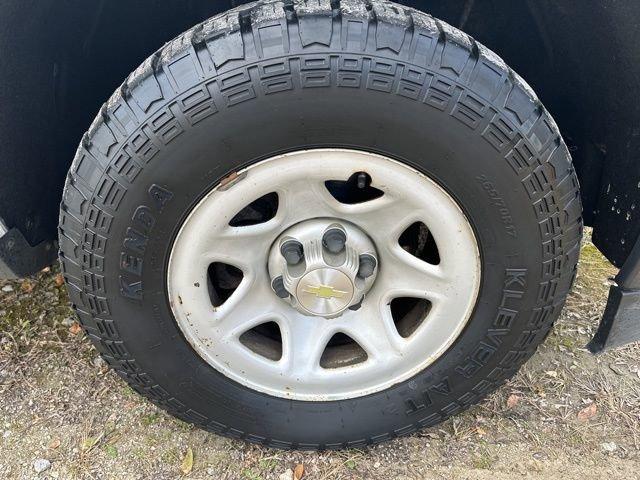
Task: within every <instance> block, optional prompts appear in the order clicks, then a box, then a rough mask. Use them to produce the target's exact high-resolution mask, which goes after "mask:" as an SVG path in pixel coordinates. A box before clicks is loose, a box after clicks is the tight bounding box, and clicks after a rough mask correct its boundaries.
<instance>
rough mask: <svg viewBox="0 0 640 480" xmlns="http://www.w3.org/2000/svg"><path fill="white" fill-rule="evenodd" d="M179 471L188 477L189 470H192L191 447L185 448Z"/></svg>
mask: <svg viewBox="0 0 640 480" xmlns="http://www.w3.org/2000/svg"><path fill="white" fill-rule="evenodd" d="M180 470H181V471H182V473H184V474H185V475H189V474H190V473H191V470H193V450H191V447H187V452H186V453H185V454H184V458H183V459H182V465H180Z"/></svg>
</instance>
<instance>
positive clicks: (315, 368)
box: [280, 314, 335, 381]
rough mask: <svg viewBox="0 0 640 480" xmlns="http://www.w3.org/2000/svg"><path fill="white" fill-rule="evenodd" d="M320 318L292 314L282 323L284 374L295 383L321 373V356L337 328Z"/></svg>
mask: <svg viewBox="0 0 640 480" xmlns="http://www.w3.org/2000/svg"><path fill="white" fill-rule="evenodd" d="M330 325H331V324H330V323H329V322H327V321H326V320H324V319H322V318H318V317H308V316H305V315H302V314H291V315H289V316H288V318H287V320H286V321H284V322H282V323H281V327H280V328H281V329H282V336H283V339H282V340H283V349H282V350H283V351H282V362H283V369H284V374H285V375H286V376H288V377H290V378H291V379H292V380H293V381H303V380H305V379H306V380H309V379H310V378H311V377H316V376H317V375H318V372H319V370H320V357H321V356H322V352H323V351H324V349H325V347H326V345H327V343H328V342H329V340H330V339H331V336H332V335H333V333H335V329H333V328H332V327H330Z"/></svg>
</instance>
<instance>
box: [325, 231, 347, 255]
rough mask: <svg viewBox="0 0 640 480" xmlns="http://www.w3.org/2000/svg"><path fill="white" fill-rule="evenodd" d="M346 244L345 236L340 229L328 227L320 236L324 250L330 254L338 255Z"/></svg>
mask: <svg viewBox="0 0 640 480" xmlns="http://www.w3.org/2000/svg"><path fill="white" fill-rule="evenodd" d="M346 242H347V234H346V233H344V230H343V229H342V228H340V227H330V228H329V230H327V231H326V232H324V235H323V236H322V244H323V245H324V248H326V249H327V250H329V251H330V252H331V253H340V252H341V251H342V250H343V249H344V245H345V243H346Z"/></svg>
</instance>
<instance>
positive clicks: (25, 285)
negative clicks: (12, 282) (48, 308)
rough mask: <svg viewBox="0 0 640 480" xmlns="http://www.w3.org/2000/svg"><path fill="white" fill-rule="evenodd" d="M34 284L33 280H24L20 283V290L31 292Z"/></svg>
mask: <svg viewBox="0 0 640 480" xmlns="http://www.w3.org/2000/svg"><path fill="white" fill-rule="evenodd" d="M34 286H35V285H34V284H33V282H30V281H29V280H25V281H24V282H22V283H21V284H20V290H22V291H23V292H24V293H31V292H33V287H34Z"/></svg>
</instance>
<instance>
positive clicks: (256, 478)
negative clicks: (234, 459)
mask: <svg viewBox="0 0 640 480" xmlns="http://www.w3.org/2000/svg"><path fill="white" fill-rule="evenodd" d="M242 476H243V477H244V478H246V479H247V480H263V477H262V475H260V472H258V471H257V470H254V469H253V468H245V469H244V470H242Z"/></svg>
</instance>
